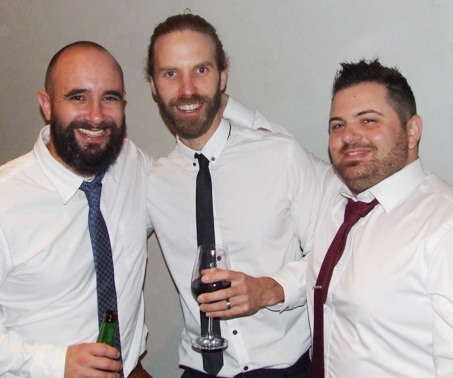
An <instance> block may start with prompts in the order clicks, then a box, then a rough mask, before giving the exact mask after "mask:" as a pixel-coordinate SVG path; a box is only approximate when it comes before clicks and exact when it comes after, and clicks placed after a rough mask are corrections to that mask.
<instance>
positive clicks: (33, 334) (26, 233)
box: [0, 127, 150, 378]
mask: <svg viewBox="0 0 453 378" xmlns="http://www.w3.org/2000/svg"><path fill="white" fill-rule="evenodd" d="M48 137H49V128H48V127H45V128H44V129H43V130H42V131H41V134H40V136H39V138H38V141H37V142H36V144H35V146H34V149H33V151H31V152H29V153H27V154H26V155H24V156H22V157H20V158H18V159H16V160H13V161H11V162H9V163H7V164H5V165H3V166H1V167H0V375H1V376H4V377H18V376H30V377H41V378H42V377H46V378H47V377H62V376H63V373H64V366H65V355H66V349H67V346H68V345H72V344H78V343H82V342H95V341H96V338H97V335H98V333H99V330H98V320H97V319H98V316H97V298H96V280H95V270H94V263H93V255H92V248H91V242H90V235H89V231H88V204H87V199H86V196H85V194H84V193H83V192H82V191H80V190H78V188H79V186H80V184H81V183H82V181H83V178H82V177H80V176H78V175H76V174H74V173H73V172H71V171H69V170H68V169H66V168H65V167H63V165H61V164H60V163H58V162H57V161H56V160H55V159H54V158H53V157H52V156H51V155H50V153H49V151H48V149H47V147H46V145H45V144H46V142H47V141H48ZM149 164H150V162H149V161H148V158H147V157H146V156H145V155H144V154H143V153H142V152H141V151H140V150H138V149H137V148H136V147H135V145H134V144H133V143H131V142H130V141H128V140H126V141H125V143H124V146H123V149H122V151H121V153H120V155H119V157H118V159H117V162H116V163H115V164H114V165H113V166H112V167H111V168H110V169H109V170H108V172H107V174H106V175H105V177H104V180H103V189H102V197H101V211H102V213H103V215H104V218H105V221H106V223H107V227H108V230H109V234H110V241H111V245H112V251H113V261H114V266H115V283H116V290H117V295H118V312H119V323H120V331H121V342H122V356H123V363H124V372H125V375H127V374H128V373H129V372H130V371H131V370H132V369H133V368H134V367H135V365H136V363H137V361H138V358H139V356H140V355H141V354H142V353H143V352H144V350H145V337H146V334H147V330H146V327H145V325H144V307H143V294H142V286H143V279H144V272H145V263H146V255H147V251H146V248H147V247H146V236H147V228H148V229H149V228H150V224H149V221H148V220H147V215H146V211H145V209H144V204H145V201H146V200H145V196H146V177H147V171H148V169H149Z"/></svg>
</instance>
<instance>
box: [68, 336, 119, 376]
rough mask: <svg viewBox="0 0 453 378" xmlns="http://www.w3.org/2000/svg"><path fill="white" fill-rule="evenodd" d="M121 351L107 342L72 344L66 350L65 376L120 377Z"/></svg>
mask: <svg viewBox="0 0 453 378" xmlns="http://www.w3.org/2000/svg"><path fill="white" fill-rule="evenodd" d="M118 358H120V353H119V351H118V350H117V349H116V348H114V347H111V346H109V345H107V344H102V343H84V344H78V345H71V346H70V347H69V348H68V350H67V352H66V365H65V372H64V376H65V378H73V377H74V378H75V377H78V378H84V377H93V378H104V377H105V378H113V377H119V372H120V371H121V369H122V364H121V362H120V361H119V360H118Z"/></svg>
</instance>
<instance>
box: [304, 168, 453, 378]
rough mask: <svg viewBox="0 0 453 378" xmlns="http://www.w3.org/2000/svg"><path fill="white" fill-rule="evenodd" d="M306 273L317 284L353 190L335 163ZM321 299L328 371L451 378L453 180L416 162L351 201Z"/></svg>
mask: <svg viewBox="0 0 453 378" xmlns="http://www.w3.org/2000/svg"><path fill="white" fill-rule="evenodd" d="M323 185H324V190H325V192H324V197H323V201H322V206H321V210H320V215H319V218H318V219H319V221H318V223H317V226H316V231H315V240H314V244H313V252H312V254H311V258H310V262H309V267H308V271H307V288H308V290H309V291H308V302H309V315H310V323H311V325H312V324H313V322H312V319H313V290H311V289H310V288H312V287H313V286H314V285H315V281H316V277H317V274H318V272H319V269H320V266H321V264H322V261H323V259H324V256H325V254H326V252H327V249H328V247H329V245H330V243H331V241H332V239H333V238H334V236H335V234H336V232H337V230H338V228H339V227H340V225H341V223H342V221H343V217H344V209H345V205H346V202H347V199H346V198H347V197H352V195H351V193H350V191H349V190H348V189H347V188H346V187H345V186H344V185H343V184H342V182H341V181H340V180H339V179H338V178H337V177H336V176H335V175H334V173H333V170H332V169H331V170H330V172H329V173H328V175H326V178H325V180H324V184H323ZM373 198H376V199H377V200H378V201H379V204H378V205H377V206H376V207H375V208H374V209H373V210H372V211H371V212H370V213H369V214H368V215H367V216H366V217H365V218H363V219H361V220H359V221H358V222H357V224H356V225H355V226H354V227H353V228H352V230H351V232H350V234H349V235H348V239H347V242H346V247H345V251H344V253H343V255H342V257H341V259H340V260H339V262H338V264H337V265H336V267H335V269H334V272H333V275H332V280H331V283H330V286H329V292H328V296H327V301H326V304H325V306H324V345H325V368H326V377H331V378H334V377H338V378H344V377H353V378H355V377H360V378H361V377H369V378H374V377H377V378H381V377H392V378H393V377H422V378H429V377H433V378H434V377H444V378H445V377H453V187H452V186H451V185H450V184H448V183H446V182H444V181H442V180H441V179H439V178H438V177H437V176H435V175H433V174H431V173H428V172H424V171H423V168H422V165H421V162H420V160H417V161H415V162H413V163H411V164H410V165H408V166H406V167H405V168H403V169H402V170H401V171H399V172H397V173H395V174H394V175H392V176H390V177H389V178H387V179H385V180H384V181H382V182H380V183H379V184H377V185H375V186H374V187H372V188H371V189H369V190H368V191H366V192H364V193H361V194H360V195H359V196H358V197H357V199H358V200H360V201H365V202H370V201H371V200H372V199H373Z"/></svg>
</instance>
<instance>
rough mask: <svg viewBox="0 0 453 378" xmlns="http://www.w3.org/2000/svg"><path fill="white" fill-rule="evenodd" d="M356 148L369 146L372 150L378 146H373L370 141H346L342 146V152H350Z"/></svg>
mask: <svg viewBox="0 0 453 378" xmlns="http://www.w3.org/2000/svg"><path fill="white" fill-rule="evenodd" d="M356 148H369V149H371V150H373V151H374V150H376V146H373V145H372V144H370V143H357V142H354V143H345V144H344V145H343V146H342V147H341V148H340V152H341V153H342V154H344V153H346V152H348V151H349V150H353V149H356Z"/></svg>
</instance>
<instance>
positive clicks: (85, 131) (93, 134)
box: [77, 129, 105, 137]
mask: <svg viewBox="0 0 453 378" xmlns="http://www.w3.org/2000/svg"><path fill="white" fill-rule="evenodd" d="M77 130H79V132H81V133H82V134H86V135H88V136H91V137H98V136H101V135H102V134H104V132H105V130H104V129H101V130H88V129H77Z"/></svg>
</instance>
